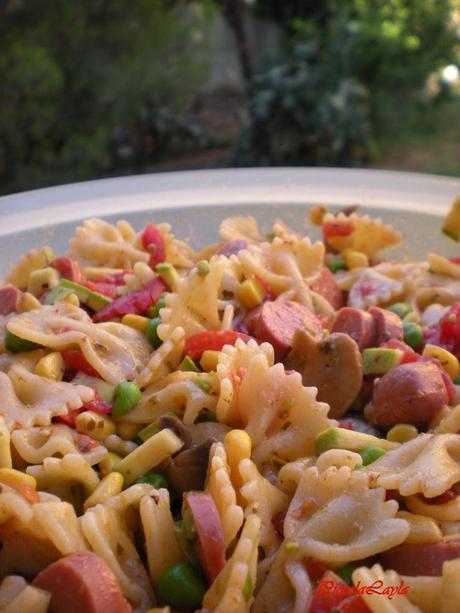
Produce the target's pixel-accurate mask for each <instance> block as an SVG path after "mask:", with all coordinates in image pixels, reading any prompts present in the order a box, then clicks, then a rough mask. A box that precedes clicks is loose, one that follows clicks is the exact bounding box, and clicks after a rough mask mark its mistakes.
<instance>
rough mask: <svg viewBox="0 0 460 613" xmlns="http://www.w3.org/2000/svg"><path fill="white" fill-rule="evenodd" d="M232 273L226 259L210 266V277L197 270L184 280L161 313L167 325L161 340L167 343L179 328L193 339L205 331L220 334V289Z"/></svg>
mask: <svg viewBox="0 0 460 613" xmlns="http://www.w3.org/2000/svg"><path fill="white" fill-rule="evenodd" d="M226 271H227V272H228V271H230V272H231V264H230V262H229V260H228V259H227V258H226V257H223V256H219V257H216V258H213V259H212V261H211V262H209V273H208V274H207V275H204V276H202V275H200V274H199V271H198V269H197V268H194V269H192V270H191V272H190V273H189V274H188V275H187V276H186V277H182V278H181V279H180V280H179V281H178V283H177V287H176V290H175V292H174V293H171V294H167V295H166V299H165V300H166V307H165V308H164V309H161V312H160V317H161V319H162V321H163V323H162V324H160V325H159V326H158V336H159V337H160V338H161V339H162V340H163V341H165V340H167V339H168V338H169V337H170V336H171V334H172V333H173V331H174V330H175V329H176V328H177V327H181V328H183V330H184V331H185V336H186V337H189V336H191V335H192V334H198V332H204V331H205V330H220V329H221V317H220V313H219V310H220V289H221V284H222V279H223V276H224V273H225V272H226Z"/></svg>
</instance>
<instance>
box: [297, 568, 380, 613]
mask: <svg viewBox="0 0 460 613" xmlns="http://www.w3.org/2000/svg"><path fill="white" fill-rule="evenodd" d="M331 612H334V613H335V612H339V613H370V609H369V607H368V606H367V605H366V603H365V602H364V600H363V599H362V598H361V596H359V595H358V594H355V593H354V592H353V588H352V587H350V586H349V585H347V584H346V583H345V581H343V580H342V579H341V578H340V577H339V576H338V575H336V574H335V573H334V572H332V571H331V570H327V571H326V572H325V573H324V575H323V576H322V578H321V580H320V582H319V585H318V587H317V588H316V589H315V591H314V592H313V598H312V601H311V605H310V609H309V611H308V613H331Z"/></svg>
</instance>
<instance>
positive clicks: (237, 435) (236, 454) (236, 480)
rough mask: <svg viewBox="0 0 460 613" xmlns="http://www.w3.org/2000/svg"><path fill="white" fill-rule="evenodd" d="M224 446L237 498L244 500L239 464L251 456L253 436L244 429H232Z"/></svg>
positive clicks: (225, 439) (226, 437)
mask: <svg viewBox="0 0 460 613" xmlns="http://www.w3.org/2000/svg"><path fill="white" fill-rule="evenodd" d="M224 448H225V453H226V454H227V462H228V465H229V467H230V477H231V480H232V483H233V487H234V488H235V490H236V494H237V498H238V500H239V501H240V504H241V502H243V499H242V496H241V494H240V487H241V486H242V485H243V480H242V478H241V475H240V471H239V465H240V462H241V460H246V459H247V458H250V457H251V450H252V441H251V437H250V436H249V434H248V433H247V432H245V431H244V430H230V432H227V434H226V435H225V438H224Z"/></svg>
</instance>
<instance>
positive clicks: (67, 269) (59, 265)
mask: <svg viewBox="0 0 460 613" xmlns="http://www.w3.org/2000/svg"><path fill="white" fill-rule="evenodd" d="M50 266H52V267H53V268H55V269H56V270H57V271H58V273H59V274H60V275H61V276H62V277H64V279H68V280H69V281H73V282H74V283H79V284H80V285H84V284H85V283H86V278H85V276H84V274H83V272H82V270H81V268H80V264H79V263H78V262H76V261H75V260H72V258H69V257H68V256H67V255H62V256H61V257H59V258H55V259H54V260H52V261H51V262H50Z"/></svg>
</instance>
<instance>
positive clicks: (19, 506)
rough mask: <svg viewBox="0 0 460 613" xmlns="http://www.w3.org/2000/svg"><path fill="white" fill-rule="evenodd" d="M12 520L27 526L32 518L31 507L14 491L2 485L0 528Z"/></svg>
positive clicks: (0, 492) (0, 494)
mask: <svg viewBox="0 0 460 613" xmlns="http://www.w3.org/2000/svg"><path fill="white" fill-rule="evenodd" d="M12 518H14V519H15V520H17V523H19V524H28V523H29V522H30V521H31V520H32V518H33V511H32V505H31V504H30V503H29V502H27V500H26V499H25V498H24V497H23V496H21V495H20V494H19V493H18V492H17V491H16V490H15V489H13V488H12V487H9V486H8V485H5V484H3V483H2V486H1V490H0V526H1V525H2V524H5V523H6V522H7V521H8V520H10V519H12Z"/></svg>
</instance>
